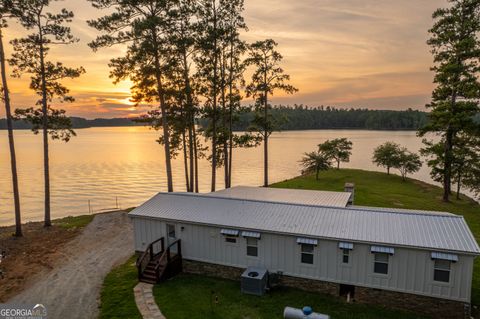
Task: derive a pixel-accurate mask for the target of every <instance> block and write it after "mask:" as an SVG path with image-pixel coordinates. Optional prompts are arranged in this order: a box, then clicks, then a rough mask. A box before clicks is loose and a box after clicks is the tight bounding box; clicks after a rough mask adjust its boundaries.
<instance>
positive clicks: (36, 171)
mask: <svg viewBox="0 0 480 319" xmlns="http://www.w3.org/2000/svg"><path fill="white" fill-rule="evenodd" d="M77 134H78V136H77V137H75V138H73V139H72V140H71V141H70V142H69V143H62V142H58V141H55V142H51V143H50V146H51V147H50V150H51V153H50V163H51V186H52V218H58V217H63V216H69V215H81V214H87V213H89V211H92V212H99V211H104V210H111V209H114V208H116V207H119V208H127V207H132V206H135V205H138V204H140V203H142V202H144V201H145V200H146V199H148V198H150V197H151V196H153V195H154V194H155V193H157V192H160V191H165V190H166V182H165V172H164V155H163V147H162V146H161V145H159V144H157V143H156V142H155V140H156V139H157V138H158V133H157V132H155V131H153V130H150V129H148V128H145V127H112V128H89V129H79V130H77ZM337 137H346V138H348V139H350V140H351V141H352V142H353V154H352V157H351V160H350V163H343V164H342V166H343V167H352V168H361V169H369V170H379V171H383V169H382V168H378V167H376V166H374V165H373V164H372V162H371V158H372V153H373V149H374V148H375V147H376V146H377V145H379V144H381V143H383V142H385V141H394V142H397V143H399V144H401V145H404V146H406V147H407V148H408V149H409V150H411V151H418V150H419V149H420V147H421V146H422V143H421V139H420V138H418V137H417V136H416V135H415V132H407V131H365V130H313V131H287V132H278V133H274V134H273V135H272V136H271V138H270V145H269V146H270V182H272V183H273V182H276V181H281V180H285V179H288V178H292V177H294V176H296V175H299V173H300V167H299V164H298V161H299V159H300V158H301V157H302V154H303V153H304V152H310V151H313V150H315V149H316V145H317V144H319V143H321V142H323V141H325V140H326V139H333V138H337ZM15 139H16V148H17V157H18V169H19V179H20V191H21V205H22V218H23V221H35V220H41V219H42V216H43V167H42V165H43V164H42V162H43V157H42V152H43V149H42V143H41V136H40V135H37V136H36V135H33V134H32V133H31V132H30V131H16V132H15ZM262 150H263V147H258V148H251V149H237V150H234V160H233V172H234V173H233V176H232V184H233V185H251V186H258V185H261V184H262V182H263V154H262ZM182 164H183V159H182V157H181V156H180V157H179V158H177V159H175V160H174V161H173V164H172V165H173V170H174V187H175V190H176V191H184V190H185V181H184V174H183V165H182ZM199 173H200V188H201V189H200V190H201V191H202V192H207V191H209V189H210V183H209V182H210V174H211V172H210V166H209V163H208V162H207V161H206V160H202V161H200V172H199ZM222 173H223V169H219V171H218V174H217V189H220V188H223V174H222ZM0 176H1V180H0V225H6V224H13V222H14V216H13V199H12V191H11V180H10V157H9V153H8V141H7V132H6V131H0ZM413 177H414V178H417V179H420V180H423V181H426V182H432V181H431V179H430V176H429V169H428V167H426V166H424V167H422V169H421V170H420V172H418V173H416V174H414V175H413Z"/></svg>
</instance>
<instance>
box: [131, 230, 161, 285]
mask: <svg viewBox="0 0 480 319" xmlns="http://www.w3.org/2000/svg"><path fill="white" fill-rule="evenodd" d="M164 252H165V238H164V237H162V238H159V239H157V240H155V241H153V242H151V243H150V244H149V245H148V246H147V249H145V251H144V252H143V254H142V255H141V256H140V257H138V259H137V262H136V265H137V269H138V278H139V279H141V277H142V274H143V272H144V271H145V268H147V266H148V264H149V263H150V261H152V260H154V259H155V258H156V257H157V256H159V255H161V254H163V253H164Z"/></svg>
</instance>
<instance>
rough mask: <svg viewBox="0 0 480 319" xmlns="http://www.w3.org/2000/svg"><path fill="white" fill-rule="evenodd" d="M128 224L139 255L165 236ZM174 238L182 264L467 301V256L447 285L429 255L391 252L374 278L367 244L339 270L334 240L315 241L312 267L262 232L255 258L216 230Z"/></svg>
mask: <svg viewBox="0 0 480 319" xmlns="http://www.w3.org/2000/svg"><path fill="white" fill-rule="evenodd" d="M133 222H134V230H135V249H136V250H138V251H143V250H144V249H145V247H146V246H147V245H148V243H150V242H152V241H153V240H156V239H158V238H160V237H162V236H165V232H166V231H165V229H166V225H165V223H164V222H161V221H159V220H154V219H143V218H138V217H134V218H133ZM182 226H183V227H184V230H183V231H181V230H180V229H181V227H182ZM177 237H178V238H181V239H182V254H183V257H184V258H186V259H191V260H197V261H204V262H210V263H216V264H221V265H227V266H236V267H241V268H246V267H247V266H263V267H266V268H267V269H268V270H269V271H271V272H276V271H282V272H283V273H284V274H286V275H291V276H297V277H303V278H312V279H318V280H323V281H331V282H337V283H345V284H352V285H357V286H364V287H372V288H379V289H387V290H393V291H400V292H406V293H414V294H420V295H427V296H433V297H439V298H445V299H452V300H459V301H463V302H470V291H471V279H472V272H473V259H474V257H473V256H469V255H459V260H458V262H456V263H452V268H451V275H450V283H448V284H445V283H436V282H434V281H433V263H434V262H433V261H432V260H431V256H430V254H431V252H430V251H428V250H415V249H406V248H400V247H395V254H394V255H393V256H390V259H389V273H388V275H378V274H374V273H373V257H374V256H373V254H372V253H370V245H366V244H360V243H355V245H354V249H353V250H351V251H350V263H349V264H348V265H344V264H342V250H341V249H339V248H338V241H331V240H319V242H318V246H316V248H315V252H314V264H313V265H305V264H301V263H300V245H298V244H297V243H296V237H294V236H286V235H278V234H269V233H262V237H261V239H260V240H259V241H258V257H256V258H255V257H249V256H247V255H246V240H245V239H244V238H242V237H238V238H237V243H236V244H231V243H226V242H225V240H224V236H223V235H221V234H220V228H217V227H211V226H202V225H196V224H186V223H183V224H181V223H177Z"/></svg>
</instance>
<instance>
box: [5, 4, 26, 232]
mask: <svg viewBox="0 0 480 319" xmlns="http://www.w3.org/2000/svg"><path fill="white" fill-rule="evenodd" d="M17 7H18V3H16V1H9V0H0V71H1V74H2V86H1V93H0V95H1V96H0V97H1V100H2V101H3V103H4V104H5V115H6V120H7V130H8V145H9V149H10V167H11V172H12V189H13V200H14V205H15V236H17V237H20V236H22V218H21V210H20V191H19V190H18V174H17V156H16V153H15V141H14V137H13V121H12V118H13V117H12V109H11V105H10V92H9V91H8V83H7V71H6V67H5V64H6V63H5V50H4V48H3V30H4V29H6V28H7V27H8V24H7V19H8V18H10V17H11V16H12V13H15V10H16V9H17Z"/></svg>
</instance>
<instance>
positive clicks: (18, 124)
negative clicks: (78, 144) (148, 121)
mask: <svg viewBox="0 0 480 319" xmlns="http://www.w3.org/2000/svg"><path fill="white" fill-rule="evenodd" d="M70 121H71V124H72V128H74V129H78V128H89V127H114V126H144V125H145V124H144V123H139V122H137V121H135V119H132V118H111V119H93V120H89V119H85V118H82V117H70ZM6 122H7V121H6V120H5V119H0V130H4V129H7V123H6ZM13 128H14V129H17V130H27V129H28V130H30V129H32V123H30V122H27V121H23V120H17V121H14V122H13Z"/></svg>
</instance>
